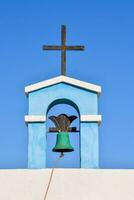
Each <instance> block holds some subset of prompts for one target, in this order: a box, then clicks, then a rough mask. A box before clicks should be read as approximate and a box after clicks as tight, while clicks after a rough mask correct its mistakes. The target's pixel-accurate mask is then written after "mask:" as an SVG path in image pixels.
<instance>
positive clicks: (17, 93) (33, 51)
mask: <svg viewBox="0 0 134 200" xmlns="http://www.w3.org/2000/svg"><path fill="white" fill-rule="evenodd" d="M133 10H134V2H133V1H130V0H128V1H121V0H116V1H115V0H111V1H105V0H102V1H99V0H94V1H91V0H82V1H81V0H73V1H72V0H66V1H65V0H62V1H61V0H57V1H54V0H53V1H52V0H44V1H43V0H38V1H35V0H33V1H31V0H23V1H17V0H12V1H9V0H1V1H0V30H1V31H0V91H1V95H0V97H1V98H0V105H1V112H0V113H1V114H0V168H26V167H27V143H28V137H27V136H28V135H27V127H26V125H25V123H24V120H23V118H24V115H25V114H27V110H28V104H27V103H28V102H27V98H26V96H25V94H24V87H25V86H26V85H29V84H32V83H36V82H38V81H42V80H45V79H48V78H51V77H54V76H58V75H59V74H60V53H59V52H43V51H42V45H43V44H45V43H47V44H60V26H61V24H66V26H67V43H68V44H84V45H85V47H86V50H85V51H84V52H68V53H67V75H68V76H70V77H74V78H77V79H81V80H83V81H87V82H91V83H95V84H99V85H101V86H102V94H101V96H100V99H99V112H100V113H101V114H102V115H103V122H102V124H101V126H100V167H101V168H134V106H133V104H134V37H133V36H134V12H133Z"/></svg>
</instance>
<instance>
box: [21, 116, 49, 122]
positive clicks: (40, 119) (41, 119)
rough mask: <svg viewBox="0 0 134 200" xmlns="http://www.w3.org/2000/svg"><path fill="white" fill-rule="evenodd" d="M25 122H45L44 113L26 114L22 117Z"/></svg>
mask: <svg viewBox="0 0 134 200" xmlns="http://www.w3.org/2000/svg"><path fill="white" fill-rule="evenodd" d="M24 120H25V122H26V123H30V122H45V121H46V117H45V116H44V115H26V116H25V118H24Z"/></svg>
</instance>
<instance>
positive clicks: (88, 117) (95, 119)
mask: <svg viewBox="0 0 134 200" xmlns="http://www.w3.org/2000/svg"><path fill="white" fill-rule="evenodd" d="M80 121H81V122H98V123H101V121H102V116H101V115H81V117H80Z"/></svg>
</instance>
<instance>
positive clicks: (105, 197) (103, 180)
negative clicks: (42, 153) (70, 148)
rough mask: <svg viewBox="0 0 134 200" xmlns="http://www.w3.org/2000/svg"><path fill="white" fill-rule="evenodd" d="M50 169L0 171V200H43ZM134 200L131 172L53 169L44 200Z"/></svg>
mask: <svg viewBox="0 0 134 200" xmlns="http://www.w3.org/2000/svg"><path fill="white" fill-rule="evenodd" d="M51 170H52V169H44V170H0V200H17V199H18V200H44V195H45V192H46V189H47V185H48V182H49V178H50V175H51V172H52V171H51ZM68 199H69V200H134V170H90V169H55V170H54V173H53V176H52V180H51V184H50V187H49V190H48V195H47V200H68Z"/></svg>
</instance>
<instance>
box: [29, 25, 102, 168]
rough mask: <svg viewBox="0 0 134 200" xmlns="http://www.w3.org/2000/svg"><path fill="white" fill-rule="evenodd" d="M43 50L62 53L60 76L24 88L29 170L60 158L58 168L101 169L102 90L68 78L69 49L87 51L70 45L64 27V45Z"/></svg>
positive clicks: (48, 165) (62, 30)
mask: <svg viewBox="0 0 134 200" xmlns="http://www.w3.org/2000/svg"><path fill="white" fill-rule="evenodd" d="M43 49H44V50H61V76H58V77H55V78H51V79H49V80H45V81H42V82H39V83H36V84H33V85H29V86H27V87H25V93H26V94H27V96H28V103H29V110H28V115H26V116H25V122H26V123H27V125H28V168H38V169H40V168H47V167H53V164H51V163H54V160H55V158H56V157H58V155H60V156H63V155H64V157H65V158H63V159H62V163H61V165H59V167H65V168H69V167H71V168H72V167H74V168H76V167H77V168H98V167H99V124H100V123H101V115H99V114H98V96H99V94H100V93H101V87H100V86H98V85H94V84H91V83H87V82H84V81H80V80H77V79H74V78H70V77H67V76H66V50H84V46H67V45H66V27H65V26H62V27H61V45H60V46H58V45H55V46H50V45H44V46H43ZM56 106H58V107H57V110H56V109H55V107H56ZM67 106H68V107H67ZM76 158H77V159H76ZM75 163H76V165H75Z"/></svg>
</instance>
